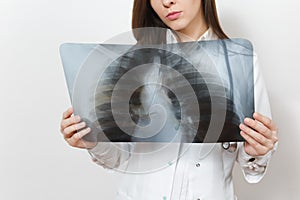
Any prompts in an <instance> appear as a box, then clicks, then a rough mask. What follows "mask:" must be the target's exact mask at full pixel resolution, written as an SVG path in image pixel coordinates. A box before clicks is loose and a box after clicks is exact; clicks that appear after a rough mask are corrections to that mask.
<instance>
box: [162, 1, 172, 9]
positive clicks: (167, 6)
mask: <svg viewBox="0 0 300 200" xmlns="http://www.w3.org/2000/svg"><path fill="white" fill-rule="evenodd" d="M162 2H163V5H164V7H166V8H169V7H170V6H171V5H173V4H175V0H162Z"/></svg>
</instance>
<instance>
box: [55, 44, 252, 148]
mask: <svg viewBox="0 0 300 200" xmlns="http://www.w3.org/2000/svg"><path fill="white" fill-rule="evenodd" d="M60 53H61V58H62V63H63V67H64V72H65V76H66V81H67V86H68V91H69V94H70V98H71V102H72V106H73V108H74V112H75V114H77V115H80V116H81V118H82V119H83V120H84V121H85V122H86V123H87V125H88V126H89V127H91V129H92V131H91V133H90V134H88V135H86V136H85V137H84V138H83V139H84V140H86V141H96V142H99V141H110V142H186V143H212V142H230V141H244V140H243V138H242V137H241V136H240V129H239V124H240V123H242V122H243V119H244V118H245V117H251V116H252V114H253V112H254V81H253V48H252V45H251V43H250V42H249V41H248V40H244V39H226V40H210V41H194V42H182V43H171V44H157V45H139V44H135V45H125V44H79V43H65V44H63V45H61V47H60Z"/></svg>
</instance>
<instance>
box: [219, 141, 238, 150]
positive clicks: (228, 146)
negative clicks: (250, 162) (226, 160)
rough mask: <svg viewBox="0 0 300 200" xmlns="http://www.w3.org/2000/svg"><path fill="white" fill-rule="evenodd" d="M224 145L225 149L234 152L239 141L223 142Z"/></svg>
mask: <svg viewBox="0 0 300 200" xmlns="http://www.w3.org/2000/svg"><path fill="white" fill-rule="evenodd" d="M222 147H223V149H225V150H227V151H229V152H231V153H233V152H235V151H236V149H237V142H223V143H222Z"/></svg>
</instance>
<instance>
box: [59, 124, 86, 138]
mask: <svg viewBox="0 0 300 200" xmlns="http://www.w3.org/2000/svg"><path fill="white" fill-rule="evenodd" d="M84 127H86V123H85V122H81V123H78V124H73V125H72V126H68V127H67V128H65V129H64V131H63V134H64V138H70V137H72V135H74V134H75V133H76V132H77V131H79V130H80V129H83V128H84Z"/></svg>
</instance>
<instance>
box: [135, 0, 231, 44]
mask: <svg viewBox="0 0 300 200" xmlns="http://www.w3.org/2000/svg"><path fill="white" fill-rule="evenodd" d="M199 1H200V0H199ZM201 1H202V2H201V3H202V8H203V13H204V17H205V21H206V23H207V25H208V26H209V27H210V28H211V29H212V30H213V32H214V33H215V34H216V35H217V36H218V38H219V39H228V38H229V37H228V36H227V35H226V34H225V33H224V31H223V30H222V28H221V25H220V22H219V19H218V14H217V8H216V3H215V0H201ZM131 26H132V29H133V30H134V31H133V32H134V36H135V38H136V39H137V40H138V41H144V42H145V40H146V39H145V31H144V30H143V29H141V31H136V30H139V28H145V27H160V28H165V29H167V28H169V27H168V26H167V25H166V24H164V23H163V21H162V20H161V19H160V18H159V16H158V15H157V14H156V13H155V11H154V10H153V8H152V6H151V4H150V0H134V4H133V10H132V24H131ZM165 29H164V30H165ZM149 30H150V31H151V29H148V30H147V34H148V35H149ZM158 32H159V31H156V36H153V37H151V38H152V41H151V43H157V42H159V41H157V39H158V38H163V37H164V36H163V35H165V32H160V33H158ZM157 33H158V34H161V37H159V36H158V35H157ZM150 35H151V33H150ZM148 39H149V38H148ZM153 40H156V42H154V41H153ZM164 41H165V38H164ZM148 42H150V41H148Z"/></svg>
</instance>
